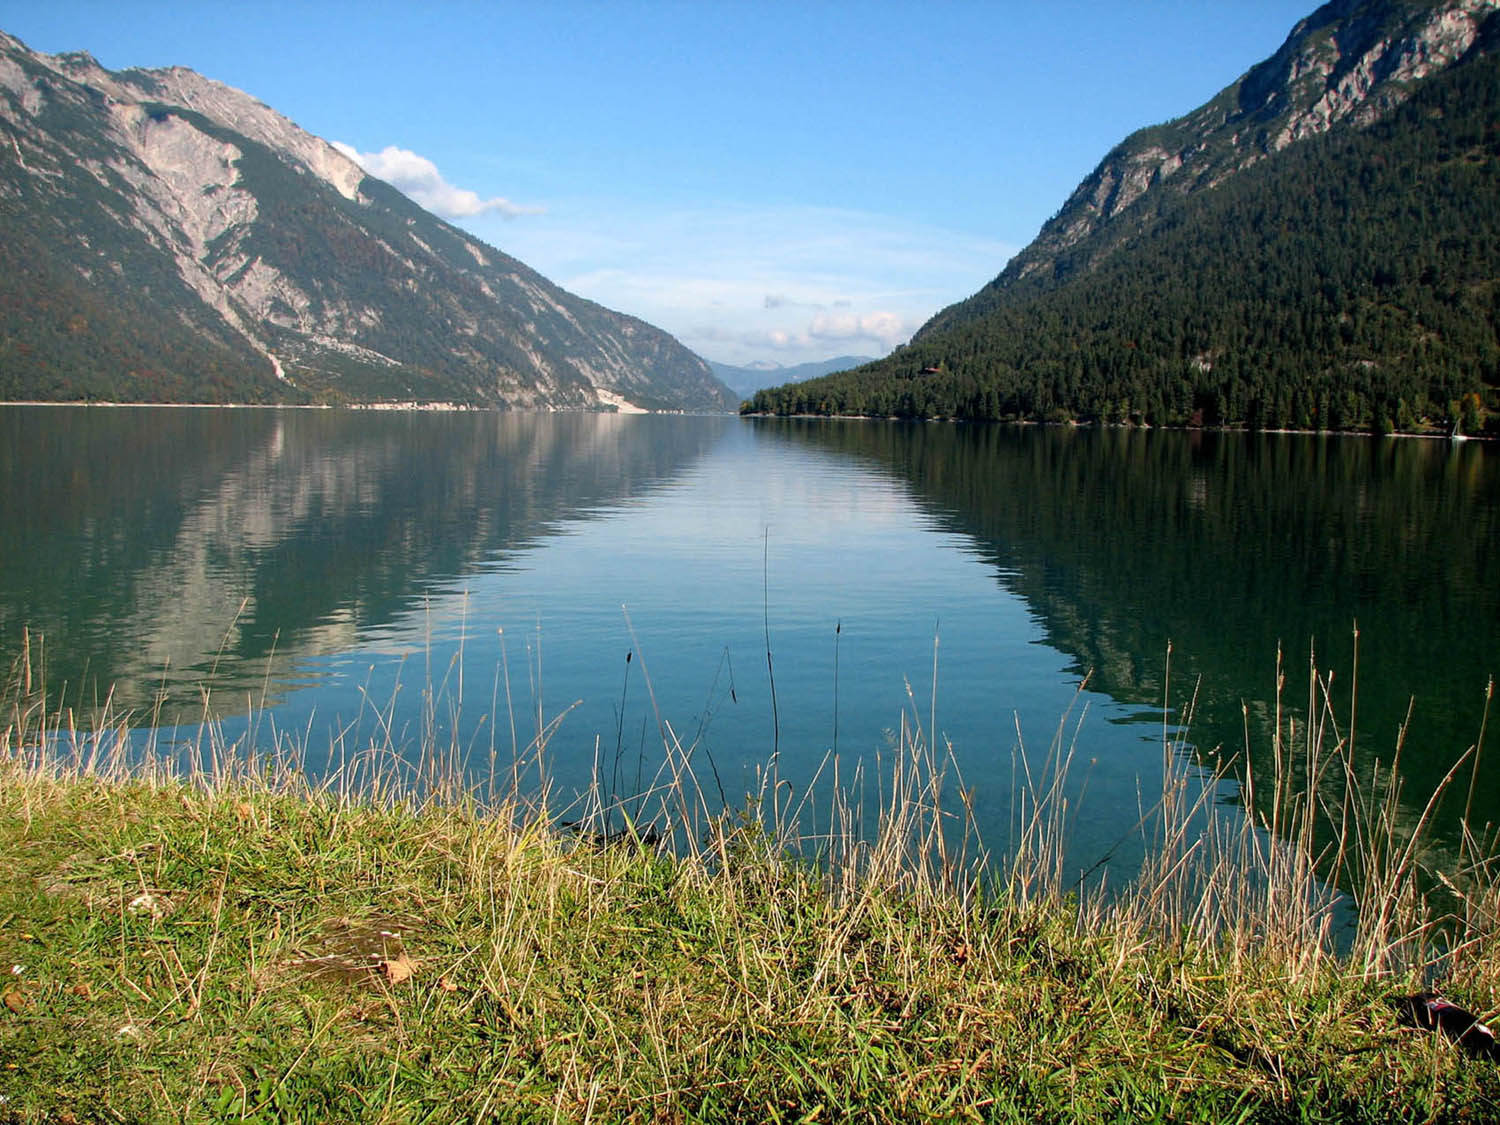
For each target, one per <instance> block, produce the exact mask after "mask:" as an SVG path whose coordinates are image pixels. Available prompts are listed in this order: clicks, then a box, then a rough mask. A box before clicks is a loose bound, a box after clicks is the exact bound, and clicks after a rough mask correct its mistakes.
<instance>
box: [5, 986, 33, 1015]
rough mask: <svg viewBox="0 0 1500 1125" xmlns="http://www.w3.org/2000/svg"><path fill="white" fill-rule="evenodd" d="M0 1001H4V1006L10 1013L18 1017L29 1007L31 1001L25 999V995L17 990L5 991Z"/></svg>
mask: <svg viewBox="0 0 1500 1125" xmlns="http://www.w3.org/2000/svg"><path fill="white" fill-rule="evenodd" d="M0 1001H4V1003H5V1006H6V1007H7V1008H9V1009H10V1010H11V1011H12V1012H15V1013H16V1015H18V1016H19V1015H20V1014H21V1013H22V1012H24V1011H25V1010H26V1009H27V1008H29V1007H31V1001H30V1000H29V999H28V998H27V996H26V994H25V993H24V992H22V991H21V990H20V989H18V988H12V989H9V990H7V991H6V993H5V995H4V996H3V997H0Z"/></svg>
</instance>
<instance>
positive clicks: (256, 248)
mask: <svg viewBox="0 0 1500 1125" xmlns="http://www.w3.org/2000/svg"><path fill="white" fill-rule="evenodd" d="M0 240H3V241H4V242H5V243H6V244H7V245H8V246H9V248H10V251H9V253H10V255H11V256H12V257H13V258H15V259H16V260H15V261H13V262H11V261H0V265H14V266H15V267H16V269H18V270H22V272H28V273H29V275H30V276H28V277H26V278H25V279H24V284H23V283H22V282H21V281H20V280H16V281H13V282H12V283H11V284H10V286H9V287H8V289H7V286H6V284H5V283H4V282H0V296H3V297H5V301H4V305H3V309H4V311H3V312H0V359H3V361H4V362H3V365H0V395H3V396H4V397H9V398H15V397H42V398H46V397H63V398H67V397H106V398H120V399H158V398H188V399H202V400H210V401H212V400H223V399H236V398H244V399H251V400H275V399H285V398H311V399H322V400H331V401H392V400H410V401H415V402H435V401H448V402H460V403H469V404H476V405H491V406H502V407H515V408H529V409H625V410H629V409H677V410H719V409H725V408H728V407H731V406H733V405H734V402H735V399H734V396H733V394H732V392H730V391H729V390H728V388H726V387H725V386H724V385H723V384H722V383H720V382H719V381H718V380H717V379H716V378H715V377H714V376H713V374H712V373H711V371H710V370H709V369H708V367H707V365H706V364H705V363H704V362H703V361H702V360H701V359H699V358H698V357H697V356H695V355H693V354H692V353H691V352H689V351H688V350H687V349H685V348H683V347H682V346H681V345H680V344H678V343H677V341H676V340H674V339H672V338H671V337H670V336H668V335H667V334H666V333H664V332H662V331H660V330H659V329H656V328H653V327H652V326H650V325H648V324H645V323H643V322H642V321H639V320H636V319H634V318H632V317H628V316H624V315H621V314H618V313H614V312H611V311H610V310H607V309H604V308H601V307H600V306H598V305H595V304H594V303H592V302H590V301H586V300H583V299H581V298H579V297H576V296H573V295H572V294H569V293H567V292H565V291H563V290H561V289H559V288H558V287H557V286H555V285H553V284H552V283H550V282H549V281H547V280H546V279H545V278H543V277H542V276H540V275H539V274H537V273H536V272H535V271H533V270H531V269H529V268H527V267H526V266H525V265H523V264H522V263H520V262H518V261H516V260H514V259H512V258H510V257H508V256H506V255H505V254H503V253H501V252H499V251H498V250H495V249H494V248H493V247H490V246H487V245H485V244H483V243H481V242H479V241H478V240H477V239H475V238H473V237H472V236H470V235H468V234H467V233H465V232H463V231H461V230H459V229H457V228H456V227H453V226H451V225H449V224H448V223H445V222H443V221H442V220H440V219H438V218H436V217H434V216H433V215H431V214H429V213H427V212H425V211H423V210H421V208H419V207H418V206H417V205H416V204H414V203H412V202H411V201H410V200H408V199H407V198H406V197H405V196H402V195H401V194H399V193H398V192H396V191H395V189H393V188H391V187H390V186H389V185H387V184H384V183H382V182H381V181H379V180H376V179H374V178H373V177H369V176H367V175H366V174H365V172H364V171H363V170H362V169H361V168H360V167H359V166H358V165H357V164H356V163H355V162H354V161H352V160H350V159H349V158H348V157H346V156H345V155H344V154H343V153H341V152H339V151H338V150H337V149H336V148H334V147H333V146H332V145H330V144H329V143H327V142H326V141H324V140H322V139H320V138H318V137H315V136H312V135H311V134H309V133H307V132H305V131H304V130H302V129H300V128H299V127H298V126H297V125H295V124H294V123H293V122H291V121H289V120H288V119H287V118H285V117H283V116H282V115H281V114H279V113H277V112H276V111H275V110H273V109H271V108H269V107H268V106H266V105H264V104H262V103H261V102H258V101H256V100H255V99H254V98H251V97H250V96H248V95H246V94H244V93H241V92H240V91H238V90H234V89H231V88H230V87H228V86H224V85H222V84H221V83H218V82H214V81H212V80H210V79H207V78H204V77H202V76H201V75H198V74H195V73H193V72H192V71H190V70H185V69H182V68H171V69H166V70H153V71H142V70H127V71H121V72H111V71H107V70H105V69H103V68H102V67H101V66H100V65H99V64H98V63H97V62H96V61H95V60H94V59H92V58H91V57H90V56H88V55H86V54H70V55H58V56H48V55H42V54H38V53H36V52H32V51H29V50H28V49H27V48H26V47H25V46H24V45H23V44H22V43H20V42H19V41H18V40H16V39H14V38H12V37H10V36H7V35H5V34H4V33H0ZM5 257H6V253H5V251H3V250H0V259H3V258H5ZM59 317H61V319H62V321H63V323H65V324H67V325H71V326H72V327H71V328H70V329H69V330H68V332H67V333H66V334H65V338H62V339H58V338H56V337H57V336H58V334H57V332H56V330H55V328H56V323H57V321H58V319H59ZM142 318H145V320H146V321H147V322H148V323H149V324H152V325H154V327H149V328H148V327H146V326H143V324H142V323H141V320H142ZM79 337H83V338H82V339H80V338H79ZM91 337H98V339H91ZM205 368H208V369H212V371H214V372H215V373H216V375H215V378H216V381H212V380H207V379H205V377H204V374H205V372H204V369H205Z"/></svg>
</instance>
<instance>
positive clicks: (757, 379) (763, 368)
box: [708, 355, 874, 395]
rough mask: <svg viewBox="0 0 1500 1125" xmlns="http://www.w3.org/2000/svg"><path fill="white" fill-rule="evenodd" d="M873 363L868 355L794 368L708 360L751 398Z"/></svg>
mask: <svg viewBox="0 0 1500 1125" xmlns="http://www.w3.org/2000/svg"><path fill="white" fill-rule="evenodd" d="M872 362H874V361H873V359H872V357H870V356H867V355H840V356H834V358H832V359H821V360H814V361H813V362H812V363H798V364H794V365H793V366H791V367H783V366H782V365H781V364H779V363H766V362H760V363H750V364H746V365H745V366H744V367H735V366H734V365H732V364H728V363H715V362H714V361H713V360H709V361H708V366H709V369H710V370H712V371H713V373H714V374H715V375H716V376H717V377H718V378H719V379H720V380H722V381H723V382H724V383H725V384H726V385H727V386H728V387H729V388H730V390H732V391H734V392H735V393H736V394H740V395H749V394H754V393H755V392H756V391H758V390H760V389H761V388H762V387H770V386H774V385H775V384H777V383H799V382H801V381H802V380H804V379H816V378H817V377H818V376H819V375H827V374H829V373H831V372H834V371H847V370H849V369H850V368H851V367H859V366H860V365H861V364H865V363H872Z"/></svg>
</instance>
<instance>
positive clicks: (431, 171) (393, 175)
mask: <svg viewBox="0 0 1500 1125" xmlns="http://www.w3.org/2000/svg"><path fill="white" fill-rule="evenodd" d="M333 147H334V148H336V149H338V150H339V151H340V152H342V153H343V154H344V155H345V156H347V157H348V158H349V159H350V160H353V161H354V162H355V163H356V164H358V165H359V166H360V167H361V168H363V169H364V170H365V171H366V172H368V173H370V175H372V176H374V177H376V178H377V179H381V180H384V181H385V182H386V183H388V184H390V185H391V186H392V187H394V188H396V189H397V190H398V191H400V192H401V193H402V194H404V195H406V196H407V197H408V198H410V199H411V200H412V201H413V202H414V203H416V204H418V205H419V206H422V207H425V208H426V209H427V210H429V211H431V212H432V213H433V214H434V215H441V216H442V217H443V218H445V219H472V218H474V217H475V216H477V215H485V214H496V215H503V216H504V217H505V218H507V219H513V218H515V217H516V216H517V215H539V214H541V213H542V212H543V211H544V208H541V207H527V206H523V205H521V204H519V203H512V202H511V201H510V200H508V199H502V198H501V197H500V196H498V195H496V196H491V197H490V198H489V199H481V198H480V197H479V194H478V193H477V192H473V191H470V190H469V189H468V188H460V187H454V186H453V185H452V184H450V183H449V182H448V181H447V180H445V179H443V174H442V173H441V172H439V171H438V168H437V165H436V164H434V163H433V162H432V161H430V160H428V159H427V158H426V157H425V156H421V155H418V154H417V153H415V152H412V151H411V150H410V149H405V148H397V147H396V146H395V145H386V146H385V148H383V149H381V150H380V151H379V152H359V151H358V150H356V149H355V147H354V146H353V145H347V144H344V143H343V142H342V141H334V142H333Z"/></svg>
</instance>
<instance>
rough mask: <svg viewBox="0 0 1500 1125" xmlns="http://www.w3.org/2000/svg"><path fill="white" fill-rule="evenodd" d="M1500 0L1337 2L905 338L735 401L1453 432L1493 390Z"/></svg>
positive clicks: (1499, 339) (1485, 406) (1492, 402)
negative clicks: (868, 357)
mask: <svg viewBox="0 0 1500 1125" xmlns="http://www.w3.org/2000/svg"><path fill="white" fill-rule="evenodd" d="M1497 9H1500V0H1446V2H1422V0H1337V2H1335V3H1330V4H1326V5H1324V6H1323V7H1321V8H1319V9H1318V10H1317V11H1315V12H1314V13H1313V14H1312V15H1311V16H1309V17H1308V18H1306V19H1304V20H1302V21H1301V22H1300V23H1298V24H1297V26H1296V27H1295V28H1293V29H1292V32H1291V34H1290V35H1289V36H1288V37H1287V40H1286V42H1285V43H1284V44H1283V45H1282V47H1281V48H1280V50H1278V51H1277V52H1276V53H1275V54H1274V55H1273V56H1272V57H1271V58H1269V59H1267V60H1265V61H1264V62H1262V63H1260V64H1259V65H1257V66H1255V67H1252V68H1251V69H1250V70H1249V71H1247V72H1246V73H1245V74H1244V75H1243V76H1242V77H1241V78H1240V79H1239V80H1238V81H1237V82H1235V83H1234V84H1232V85H1231V86H1229V87H1228V88H1227V89H1225V90H1224V91H1222V92H1221V93H1219V94H1218V95H1217V96H1216V97H1215V98H1213V99H1212V100H1211V101H1210V102H1208V103H1207V104H1206V105H1204V106H1202V107H1200V108H1199V109H1197V110H1195V111H1193V112H1192V113H1189V114H1188V115H1186V116H1185V117H1182V118H1179V119H1177V120H1175V121H1171V122H1168V123H1166V124H1164V125H1158V126H1153V127H1151V128H1148V129H1143V130H1141V131H1139V132H1137V133H1135V134H1133V135H1132V136H1130V137H1129V138H1127V139H1126V140H1125V141H1123V142H1122V143H1121V144H1120V145H1118V146H1116V147H1115V148H1114V149H1113V150H1112V151H1111V152H1110V153H1108V154H1107V155H1106V156H1105V158H1104V160H1103V161H1101V163H1100V164H1099V166H1098V167H1097V168H1096V169H1095V170H1094V171H1093V173H1091V174H1090V175H1089V176H1088V178H1086V179H1085V180H1084V182H1083V183H1082V184H1080V185H1079V187H1078V188H1077V189H1076V190H1075V191H1074V192H1073V194H1072V195H1071V196H1070V197H1069V198H1068V200H1067V202H1066V203H1065V204H1064V205H1063V207H1062V209H1061V210H1060V211H1059V212H1058V213H1057V215H1055V216H1054V217H1053V218H1052V219H1051V220H1049V221H1048V222H1047V223H1046V224H1045V225H1044V226H1043V228H1042V230H1041V232H1040V233H1039V235H1038V236H1037V238H1036V240H1035V241H1034V242H1032V243H1031V244H1030V245H1029V246H1028V247H1026V249H1025V250H1023V251H1022V252H1021V253H1020V254H1018V255H1017V256H1016V257H1015V258H1014V259H1013V260H1012V261H1011V262H1010V263H1009V264H1008V265H1007V266H1006V267H1005V269H1004V270H1003V271H1002V272H1001V273H1000V275H999V276H998V277H996V278H995V280H994V281H992V282H991V283H990V284H989V285H987V286H985V288H984V289H982V290H981V291H980V292H978V293H977V294H975V295H974V296H972V297H970V298H969V299H968V300H966V301H962V302H960V303H959V304H956V305H954V306H951V307H950V308H947V309H944V310H943V311H942V312H940V313H938V314H937V315H936V316H934V317H933V318H932V320H931V321H929V322H928V323H927V324H926V325H924V326H923V328H922V329H921V330H920V331H919V332H918V333H917V334H916V335H915V336H914V337H913V338H912V341H911V343H910V344H909V345H907V346H906V347H904V348H900V349H897V350H896V352H894V353H892V355H891V356H889V357H887V358H886V359H884V360H881V361H879V362H877V363H874V364H870V365H867V366H866V367H864V368H862V369H860V370H859V371H856V372H853V373H848V374H845V375H835V376H830V377H827V378H824V379H820V380H814V381H812V382H809V383H805V384H802V385H801V386H799V387H797V388H784V389H781V390H780V391H778V392H762V394H760V395H757V396H756V398H755V399H753V400H752V402H751V403H750V407H749V408H750V409H751V410H762V411H770V412H778V413H871V414H896V415H907V416H918V417H927V416H950V417H967V418H1026V419H1039V420H1056V421H1064V420H1083V421H1095V420H1102V421H1139V422H1147V423H1164V424H1178V425H1193V424H1202V425H1249V426H1252V427H1266V428H1277V427H1283V426H1297V427H1299V428H1326V429H1345V430H1348V429H1372V430H1389V429H1403V430H1421V429H1437V428H1441V429H1442V430H1444V431H1447V430H1448V429H1449V428H1451V427H1452V426H1454V425H1461V426H1462V427H1463V428H1464V429H1465V430H1466V431H1470V432H1472V431H1474V430H1475V429H1477V428H1480V427H1481V426H1484V425H1486V424H1488V425H1491V426H1493V425H1494V422H1493V421H1492V420H1491V417H1490V410H1491V409H1492V408H1496V407H1497V406H1500V143H1497V142H1500V51H1497V50H1496V48H1497V46H1500V13H1497Z"/></svg>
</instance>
